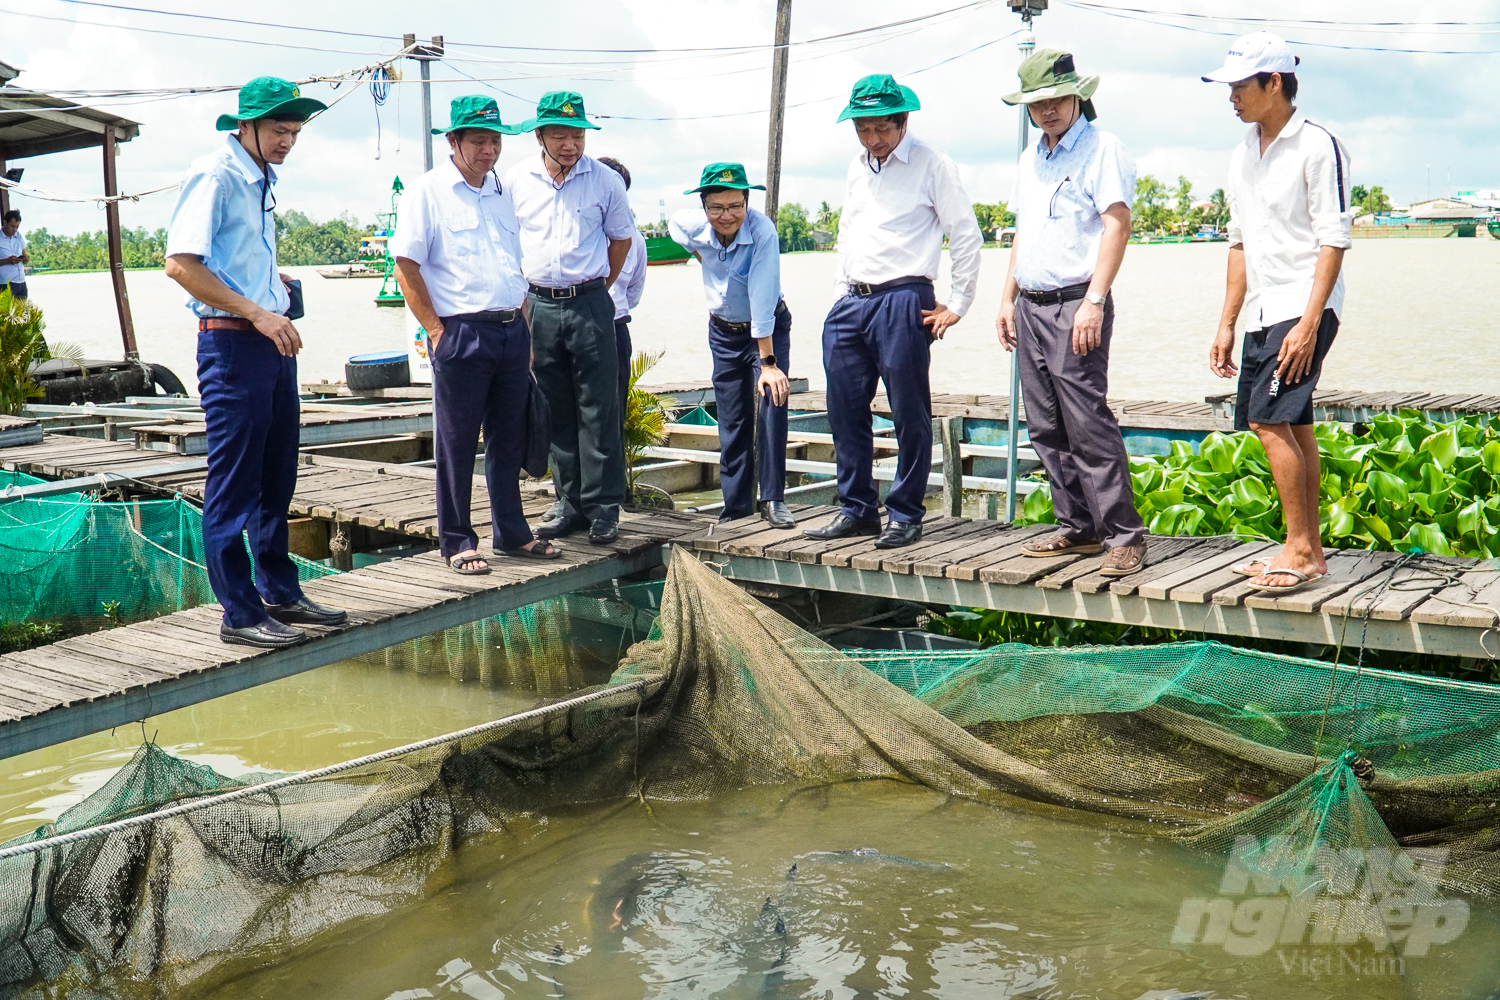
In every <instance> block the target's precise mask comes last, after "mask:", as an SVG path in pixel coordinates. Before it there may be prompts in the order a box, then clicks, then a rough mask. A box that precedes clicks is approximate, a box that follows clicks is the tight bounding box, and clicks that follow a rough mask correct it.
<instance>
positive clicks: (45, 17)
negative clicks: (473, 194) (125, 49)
mask: <svg viewBox="0 0 1500 1000" xmlns="http://www.w3.org/2000/svg"><path fill="white" fill-rule="evenodd" d="M0 14H9V15H11V16H12V17H29V18H33V19H35V20H38V21H60V22H61V23H63V24H71V25H75V26H77V25H86V26H88V27H94V28H113V29H116V30H119V31H141V32H145V33H146V34H149V35H169V36H171V37H173V38H194V39H198V40H199V41H208V42H239V43H240V44H242V45H261V46H266V47H268V48H275V49H296V50H298V51H301V52H331V53H333V54H335V55H345V56H385V55H390V53H388V52H364V51H357V50H354V49H330V48H323V47H321V46H317V45H295V44H293V43H291V42H268V41H262V40H260V39H257V38H229V37H227V36H224V35H199V34H195V33H193V32H190V31H168V30H167V29H165V28H144V27H140V26H139V25H134V24H104V23H103V22H100V21H79V20H75V19H74V18H71V17H57V16H56V15H53V14H35V13H32V12H31V11H26V10H8V9H4V8H0Z"/></svg>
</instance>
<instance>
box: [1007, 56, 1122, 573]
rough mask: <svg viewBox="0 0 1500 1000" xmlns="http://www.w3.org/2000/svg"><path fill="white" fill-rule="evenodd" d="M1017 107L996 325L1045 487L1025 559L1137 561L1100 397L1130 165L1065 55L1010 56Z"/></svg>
mask: <svg viewBox="0 0 1500 1000" xmlns="http://www.w3.org/2000/svg"><path fill="white" fill-rule="evenodd" d="M1019 72H1020V75H1021V90H1020V91H1019V92H1017V93H1014V94H1011V95H1009V96H1007V97H1005V98H1003V100H1004V101H1005V102H1006V103H1007V104H1021V105H1024V106H1025V107H1026V108H1027V110H1028V113H1029V114H1030V115H1031V120H1032V122H1033V123H1035V125H1036V126H1037V127H1038V128H1039V129H1041V132H1042V136H1041V138H1040V139H1039V140H1038V141H1037V143H1036V144H1035V145H1034V146H1032V147H1030V148H1029V149H1027V150H1024V151H1023V153H1022V155H1021V161H1020V164H1019V167H1018V169H1017V176H1016V188H1015V192H1014V193H1013V194H1012V195H1011V200H1010V204H1011V208H1012V210H1013V211H1014V212H1015V213H1016V239H1015V242H1014V244H1012V246H1011V251H1010V268H1009V271H1008V273H1007V274H1006V277H1005V291H1004V292H1003V293H1002V295H1001V299H1000V301H1001V306H1000V315H999V316H998V317H997V318H996V321H995V326H996V329H997V330H998V331H999V334H1000V344H1001V346H1003V347H1004V348H1005V349H1006V350H1007V351H1017V352H1018V354H1017V357H1018V359H1019V364H1020V368H1021V387H1022V390H1023V392H1024V396H1023V398H1024V399H1025V400H1026V432H1027V435H1028V436H1029V437H1030V439H1031V445H1032V447H1034V448H1035V449H1036V452H1037V455H1038V457H1040V458H1041V460H1042V465H1043V466H1044V467H1045V468H1046V470H1047V478H1048V480H1049V482H1050V484H1051V488H1052V509H1053V512H1054V513H1055V514H1056V515H1057V531H1056V533H1054V534H1052V535H1050V536H1048V537H1046V538H1044V539H1041V540H1039V541H1036V542H1029V543H1027V544H1026V545H1025V546H1023V551H1024V552H1025V554H1026V555H1028V556H1038V557H1045V556H1054V555H1059V554H1062V553H1068V552H1073V553H1092V552H1099V551H1101V550H1106V551H1105V556H1104V561H1103V564H1102V566H1101V567H1100V570H1099V572H1101V573H1103V574H1104V575H1106V576H1125V575H1126V574H1129V573H1134V572H1136V571H1137V570H1139V569H1140V568H1141V567H1142V566H1144V565H1145V558H1146V527H1145V525H1144V524H1143V523H1142V522H1141V516H1140V514H1138V513H1137V512H1136V509H1135V499H1134V494H1133V492H1132V490H1131V484H1130V464H1129V460H1128V459H1127V457H1126V455H1125V442H1124V440H1123V439H1122V438H1121V437H1120V425H1119V423H1118V422H1116V420H1115V415H1114V413H1113V412H1112V411H1111V410H1110V408H1109V404H1108V403H1107V402H1106V400H1105V396H1106V395H1107V394H1108V391H1109V341H1110V334H1111V332H1112V331H1113V328H1114V318H1115V304H1114V300H1113V298H1111V296H1110V292H1109V288H1110V285H1111V284H1113V283H1114V280H1115V274H1116V273H1117V272H1118V271H1119V270H1120V262H1121V261H1122V260H1123V259H1124V257H1125V241H1126V240H1127V239H1129V238H1130V203H1131V201H1132V200H1133V198H1134V195H1135V161H1134V160H1133V159H1131V156H1130V152H1129V151H1128V150H1127V149H1126V148H1125V145H1124V143H1122V142H1120V140H1119V139H1116V138H1115V137H1114V136H1113V135H1111V134H1109V133H1108V132H1104V131H1101V130H1100V129H1098V128H1095V127H1094V125H1093V124H1092V122H1093V119H1094V102H1093V100H1092V98H1093V94H1094V89H1095V88H1096V87H1097V86H1098V85H1099V78H1098V77H1080V76H1079V75H1078V72H1077V70H1076V69H1075V68H1074V66H1073V56H1072V55H1071V54H1070V53H1067V52H1062V51H1058V50H1056V49H1040V50H1038V51H1037V52H1035V53H1033V54H1032V55H1031V56H1029V57H1027V59H1026V60H1025V61H1024V62H1022V63H1021V68H1020V71H1019Z"/></svg>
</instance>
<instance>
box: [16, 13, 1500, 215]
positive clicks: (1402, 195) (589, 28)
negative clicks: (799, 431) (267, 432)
mask: <svg viewBox="0 0 1500 1000" xmlns="http://www.w3.org/2000/svg"><path fill="white" fill-rule="evenodd" d="M150 3H153V0H119V2H118V3H115V4H113V5H105V4H102V3H101V4H82V3H78V2H69V0H25V2H24V3H23V2H22V0H0V24H3V30H0V60H3V61H4V62H6V63H9V64H11V65H12V66H15V67H17V68H19V69H21V70H22V71H23V72H22V75H21V76H20V77H19V78H18V79H17V80H16V81H14V84H13V85H14V86H25V87H28V88H32V89H36V90H42V91H73V90H91V91H98V90H149V89H153V88H189V87H204V86H224V85H238V84H240V83H242V82H244V81H245V80H247V79H249V78H251V77H254V76H259V75H264V74H270V75H276V76H281V77H285V78H288V79H293V80H298V81H301V80H308V79H310V78H313V77H318V76H333V75H337V74H341V73H345V72H347V71H350V70H355V69H358V68H360V67H365V66H370V65H373V64H375V63H377V62H379V61H381V60H383V59H387V58H389V57H390V56H391V55H392V54H394V53H395V52H396V51H397V50H398V49H399V48H400V45H401V35H402V34H403V33H404V32H407V31H411V32H414V33H415V34H416V35H417V36H418V37H419V38H422V39H425V38H427V37H429V36H431V35H437V34H441V35H443V36H444V37H445V43H446V48H447V55H446V58H445V60H444V61H443V62H440V63H435V64H434V65H433V67H432V68H433V79H434V81H435V82H434V83H433V85H432V91H433V97H432V100H433V118H434V122H435V124H438V125H442V124H446V122H447V119H448V102H449V101H450V100H451V99H452V98H454V97H457V96H459V95H463V94H472V93H485V94H490V95H492V96H494V97H495V98H496V99H497V100H498V102H499V105H500V110H501V115H502V118H503V119H504V120H505V121H507V122H516V121H520V120H523V119H525V118H528V117H530V116H531V113H532V110H533V108H534V102H535V100H536V98H537V97H539V96H540V95H541V94H542V93H543V92H545V91H548V90H553V89H568V90H576V91H578V92H580V93H582V95H583V97H584V101H585V105H586V107H587V109H588V112H589V113H590V114H591V115H592V116H598V123H599V124H600V125H601V126H602V127H601V129H600V130H599V131H598V132H591V133H590V134H589V139H588V152H590V153H591V154H593V155H595V156H605V155H608V156H614V157H616V158H617V159H619V160H622V161H623V162H624V163H625V164H626V165H627V166H628V167H629V168H630V170H631V173H632V175H633V186H632V188H631V192H630V193H631V203H632V207H633V208H634V210H635V212H636V216H637V219H639V220H641V221H646V220H649V219H655V218H657V217H658V216H659V215H660V214H661V213H663V212H666V213H671V212H673V211H675V210H677V209H679V208H684V207H688V206H690V205H691V204H693V203H694V199H693V198H692V197H690V196H686V195H684V194H683V193H682V192H683V191H684V190H685V189H687V188H689V187H692V186H694V185H695V184H696V183H697V178H698V174H699V171H700V170H701V169H702V167H703V165H704V164H705V163H708V162H712V161H718V160H738V161H742V162H743V163H745V165H746V167H747V168H748V170H749V173H750V175H751V177H752V179H753V180H760V179H762V178H763V177H764V173H765V161H766V129H767V122H768V115H767V113H766V108H767V106H768V104H769V91H770V62H771V55H770V51H769V48H768V45H769V43H770V42H771V41H772V38H773V33H774V19H775V8H776V4H775V0H568V2H566V3H559V2H555V0H554V2H531V3H519V2H516V0H499V2H495V0H488V2H475V0H445V2H443V3H441V4H433V5H432V6H430V7H429V6H427V5H425V4H423V5H416V6H413V5H411V4H410V3H399V4H398V3H395V2H390V0H360V2H359V3H358V4H353V3H337V4H335V3H330V2H327V0H325V2H321V3H307V2H303V3H293V2H289V0H262V2H260V3H258V4H250V5H247V4H243V3H237V4H229V3H220V2H208V0H198V2H196V3H189V2H186V0H154V5H153V6H151V8H150V10H147V9H146V6H145V5H146V4H150ZM1145 3H1154V4H1160V5H1161V6H1160V7H1159V8H1156V9H1154V10H1153V11H1151V12H1146V13H1142V12H1141V11H1143V10H1145V8H1144V7H1143V6H1137V5H1141V4H1145ZM1128 5H1130V6H1128ZM1228 6H1230V5H1227V4H1224V3H1222V2H1202V0H1100V2H1099V3H1097V4H1094V3H1082V2H1076V0H1052V3H1051V5H1050V9H1048V10H1047V11H1046V12H1045V13H1043V14H1042V15H1041V16H1040V17H1038V19H1037V21H1036V23H1035V32H1036V36H1037V42H1038V45H1039V46H1040V47H1044V48H1046V47H1052V48H1062V49H1066V50H1069V51H1072V52H1073V53H1074V54H1075V59H1076V63H1077V65H1078V67H1079V70H1080V72H1082V73H1085V74H1098V75H1099V76H1101V77H1102V82H1101V83H1100V85H1099V89H1098V92H1097V94H1096V95H1095V105H1096V107H1097V108H1098V111H1099V119H1098V122H1097V124H1098V125H1099V126H1100V127H1102V128H1104V129H1106V130H1108V131H1111V132H1114V133H1115V134H1116V135H1118V136H1119V137H1120V138H1121V139H1123V140H1124V142H1125V144H1126V145H1127V147H1128V148H1129V149H1130V150H1131V151H1132V153H1133V154H1134V156H1135V158H1136V161H1137V164H1138V169H1139V172H1140V173H1141V174H1143V175H1144V174H1153V175H1155V176H1156V177H1158V178H1160V179H1162V180H1163V181H1165V182H1167V183H1168V184H1169V185H1171V184H1173V183H1174V182H1175V180H1176V178H1177V177H1178V176H1179V175H1182V176H1186V177H1187V178H1188V179H1189V180H1190V181H1191V182H1192V183H1193V185H1194V187H1195V197H1197V198H1206V197H1207V196H1208V195H1209V193H1210V192H1211V191H1212V190H1213V189H1214V188H1216V187H1220V186H1222V184H1223V175H1224V172H1225V169H1226V167H1227V162H1228V150H1229V149H1230V148H1231V147H1232V146H1233V145H1234V144H1235V143H1236V142H1238V141H1239V139H1240V138H1241V137H1242V136H1243V134H1244V131H1245V126H1244V125H1242V124H1241V123H1240V122H1239V121H1238V120H1236V119H1235V117H1234V115H1233V113H1232V112H1231V111H1230V109H1229V105H1228V100H1227V96H1228V88H1227V87H1224V86H1222V85H1213V84H1205V83H1202V82H1200V81H1199V79H1198V77H1199V76H1200V75H1201V74H1202V73H1204V72H1207V71H1209V70H1211V69H1214V68H1216V67H1217V66H1219V65H1220V63H1221V62H1222V61H1223V55H1224V52H1225V50H1226V49H1227V48H1228V45H1229V43H1230V41H1232V39H1233V37H1234V36H1236V35H1239V34H1242V33H1244V32H1247V31H1251V30H1256V29H1258V28H1260V27H1263V26H1265V25H1263V24H1261V23H1253V22H1252V21H1250V20H1246V19H1251V18H1265V19H1270V20H1272V21H1275V20H1277V19H1282V21H1283V23H1282V24H1280V25H1274V24H1273V25H1272V28H1273V30H1276V31H1278V33H1280V34H1282V35H1283V36H1284V37H1286V38H1288V39H1289V40H1290V41H1291V42H1292V44H1293V50H1294V51H1295V52H1297V53H1298V55H1299V56H1300V57H1301V58H1302V66H1301V67H1300V69H1299V72H1298V77H1299V79H1300V80H1301V91H1302V92H1301V94H1300V95H1299V98H1298V105H1299V107H1300V108H1301V109H1302V110H1303V111H1304V112H1305V113H1306V114H1307V115H1308V116H1309V117H1310V118H1312V119H1313V120H1315V121H1318V122H1319V123H1320V124H1323V125H1325V126H1327V127H1328V128H1330V129H1332V130H1333V131H1335V132H1337V133H1338V134H1339V135H1340V136H1341V137H1342V138H1343V139H1344V141H1345V143H1346V145H1347V146H1348V148H1349V150H1350V154H1351V159H1352V161H1353V179H1354V183H1356V184H1365V185H1377V184H1378V185H1382V186H1383V187H1384V188H1385V190H1386V192H1387V194H1388V195H1390V196H1391V198H1392V199H1393V200H1394V201H1395V202H1396V203H1397V204H1404V203H1406V202H1408V201H1413V200H1420V199H1423V198H1426V197H1429V196H1431V197H1439V196H1442V195H1444V194H1447V193H1450V192H1454V191H1460V190H1469V189H1476V188H1492V187H1500V166H1497V164H1500V156H1497V154H1500V148H1497V147H1500V130H1497V129H1495V128H1494V119H1493V110H1492V101H1491V99H1490V98H1489V95H1490V94H1491V93H1493V92H1494V91H1495V89H1496V84H1497V82H1500V80H1497V77H1500V0H1493V2H1467V0H1445V2H1444V3H1443V4H1441V5H1440V6H1441V14H1440V15H1439V16H1440V17H1441V18H1442V20H1443V21H1444V22H1458V23H1455V24H1447V23H1443V24H1439V23H1436V22H1434V21H1429V22H1425V23H1423V24H1420V25H1416V24H1412V23H1411V22H1412V21H1413V19H1414V18H1416V17H1418V16H1420V13H1419V12H1418V11H1417V9H1418V8H1420V10H1421V11H1423V12H1429V13H1430V12H1432V11H1435V10H1437V9H1438V7H1439V5H1437V4H1422V5H1412V4H1400V3H1395V2H1388V0H1366V2H1363V3H1361V4H1358V5H1355V4H1350V3H1347V2H1327V0H1296V2H1266V3H1240V4H1235V5H1233V6H1234V8H1235V10H1236V16H1237V17H1239V18H1241V20H1236V21H1230V20H1217V19H1214V18H1217V17H1219V16H1221V13H1222V11H1223V10H1224V9H1225V8H1226V7H1228ZM172 11H175V12H180V13H191V14H195V15H209V16H212V17H219V18H227V19H240V20H251V21H259V22H264V23H266V24H267V25H271V26H267V27H258V26H253V25H248V24H244V23H233V22H232V21H215V20H210V19H205V18H204V17H201V16H199V17H182V16H172V15H171V14H169V13H163V12H172ZM1193 14H1197V15H1201V16H1199V17H1192V16H1190V15H1193ZM933 15H936V16H933ZM1351 18H1357V19H1358V22H1359V23H1350V19H1351ZM912 19H916V20H912ZM1285 19H1295V20H1294V21H1291V22H1287V21H1286V20H1285ZM900 21H908V23H906V24H902V25H897V26H894V27H888V28H882V29H880V30H876V31H868V30H866V29H871V28H877V27H878V26H881V25H890V24H893V23H894V22H900ZM1318 21H1323V22H1342V23H1314V22H1318ZM1379 22H1401V23H1400V24H1399V25H1395V26H1391V25H1383V24H1380V23H1379ZM1020 27H1021V25H1020V19H1019V18H1018V17H1017V16H1016V15H1015V14H1014V13H1012V12H1011V11H1010V10H1009V9H1008V8H1007V6H1006V4H1005V2H1004V0H980V2H973V0H862V2H860V3H850V2H848V0H793V9H792V24H791V37H792V42H793V45H792V48H791V53H792V54H791V62H790V70H789V73H788V95H787V101H788V111H787V119H786V131H785V144H784V154H783V164H782V195H781V200H782V203H783V204H786V203H788V202H793V201H795V202H800V203H802V204H804V205H806V206H808V207H809V208H811V209H813V210H814V211H816V209H817V207H818V205H819V204H820V203H821V202H823V201H827V202H829V203H830V204H831V205H832V206H833V207H838V205H839V204H840V203H841V202H842V200H843V190H844V175H845V171H846V169H847V166H848V163H849V160H850V158H851V157H852V156H853V155H854V154H855V153H856V152H857V150H858V147H857V142H856V139H855V137H854V133H853V127H852V125H851V124H850V123H848V122H845V123H842V124H835V122H834V119H835V118H836V117H837V115H838V112H839V111H840V109H841V108H842V107H843V105H844V103H845V101H846V100H847V95H848V92H849V88H850V86H851V85H852V83H853V82H854V81H855V80H856V79H858V78H859V77H861V76H863V75H865V74H867V73H875V72H888V73H891V74H893V75H894V76H896V78H897V79H898V80H900V81H902V82H903V83H906V84H907V85H909V86H911V87H912V88H913V89H914V90H915V91H916V92H917V94H918V96H919V97H920V99H921V101H922V106H923V109H922V111H920V112H918V113H916V114H915V115H914V116H913V118H912V126H911V127H912V131H913V133H914V134H916V135H919V136H921V137H922V138H924V139H925V140H927V141H928V142H931V143H933V144H935V145H937V146H938V147H940V148H942V149H944V150H946V151H947V152H948V153H949V155H951V156H952V157H953V158H954V160H956V161H957V162H958V164H959V166H960V169H961V174H962V177H963V181H964V185H965V188H966V189H967V191H968V193H969V195H970V198H971V200H974V201H983V202H994V201H1000V200H1005V199H1007V198H1008V196H1009V192H1010V186H1011V182H1012V178H1013V176H1014V167H1013V161H1014V159H1015V155H1016V132H1017V121H1018V118H1017V111H1016V109H1014V108H1011V107H1008V106H1007V105H1005V104H1004V103H1003V102H1002V101H1001V99H1000V98H1001V96H1002V95H1004V94H1006V93H1009V92H1010V91H1012V90H1014V89H1016V76H1015V70H1016V66H1017V64H1018V62H1019V53H1018V50H1017V47H1016V43H1017V34H1016V33H1017V32H1018V31H1019V29H1020ZM144 29H149V30H144ZM312 29H334V30H336V31H341V32H353V33H356V34H334V33H327V32H322V31H316V30H312ZM849 32H860V33H858V34H852V35H847V36H846V37H843V38H834V39H830V40H821V39H828V38H829V36H834V35H843V34H845V33H849ZM186 36H215V37H213V38H205V37H186ZM1376 49H1385V50H1411V49H1415V50H1420V52H1419V53H1411V52H1403V51H1373V50H1376ZM585 50H596V51H585ZM597 50H614V51H597ZM620 50H630V51H620ZM674 50H675V51H674ZM682 50H696V51H682ZM1439 50H1457V51H1458V52H1459V53H1460V54H1436V53H1437V52H1438V51H1439ZM393 68H394V69H395V71H396V72H398V73H400V74H401V77H402V79H401V81H400V82H398V83H396V84H394V85H393V86H392V87H391V93H390V95H389V97H388V98H387V100H386V102H385V104H384V106H383V107H377V105H376V104H375V102H374V100H373V99H372V96H371V93H370V88H369V86H368V85H367V84H365V83H355V82H347V83H343V84H342V85H340V86H338V87H337V88H335V87H333V86H331V85H330V84H327V83H309V84H307V85H306V86H304V88H303V89H304V93H306V94H307V95H308V96H313V97H318V98H319V99H321V100H324V101H328V102H332V101H333V100H334V99H335V98H337V99H338V103H337V104H335V105H334V106H333V107H332V108H331V109H330V110H329V111H328V112H327V113H325V114H324V115H322V116H320V117H319V118H317V119H316V120H315V121H313V122H312V123H310V124H309V125H308V126H307V128H306V129H305V131H304V133H303V138H302V140H301V141H300V142H299V144H298V146H297V148H296V149H295V150H294V151H293V153H292V156H291V158H290V159H289V160H288V162H287V164H286V166H285V168H284V169H283V172H282V181H281V183H280V185H279V192H278V197H279V199H280V204H281V207H282V208H283V209H296V210H298V211H301V212H303V213H305V214H306V215H308V216H310V217H312V218H314V219H317V220H323V219H328V218H331V217H334V216H337V215H339V214H341V213H349V214H351V215H352V216H354V217H355V218H356V219H358V220H360V221H362V222H365V221H369V220H371V219H372V218H373V216H374V214H375V213H376V212H378V211H382V210H384V209H385V208H386V206H387V204H388V202H389V198H390V196H389V191H390V188H391V182H392V179H393V178H394V177H396V176H401V177H403V178H404V179H406V180H407V181H409V180H411V179H412V178H414V177H416V176H417V175H419V174H420V172H421V170H422V146H421V143H422V141H423V136H422V135H421V134H420V132H421V103H420V102H421V91H420V87H419V86H418V85H417V80H418V68H417V65H416V64H415V63H412V62H410V61H403V62H402V63H400V64H398V65H396V66H395V67H393ZM474 78H478V80H477V81H476V80H475V79H474ZM79 100H80V103H87V104H90V105H92V106H96V107H105V108H109V109H111V110H113V111H114V113H116V114H119V115H121V116H123V117H126V118H130V119H132V120H135V121H138V122H140V123H141V133H140V136H139V138H137V139H136V140H134V141H133V142H130V143H128V144H126V145H124V146H122V148H121V154H120V156H119V159H118V166H119V176H120V188H121V190H122V191H123V192H127V193H129V192H138V191H146V190H149V189H152V188H158V187H162V186H164V185H170V184H173V183H174V182H175V181H176V180H177V178H178V177H179V176H180V175H181V172H182V170H183V169H184V168H185V167H186V165H187V164H188V163H190V162H191V161H192V160H193V159H194V158H196V157H198V156H201V155H203V154H204V153H206V152H209V151H211V150H212V149H213V148H214V147H215V145H216V144H217V143H219V142H222V141H223V138H222V135H221V134H219V133H216V132H215V131H214V119H215V118H216V117H217V116H218V114H219V113H220V112H223V111H227V110H233V108H234V105H235V97H234V94H233V93H208V94H192V95H187V96H179V97H175V98H173V99H166V100H162V99H154V100H147V99H143V97H142V96H129V97H125V98H113V99H102V98H101V99H96V98H79ZM1034 137H1035V133H1034V132H1033V138H1034ZM439 141H440V142H441V139H439ZM533 155H536V144H535V139H534V138H533V137H532V136H531V135H529V134H524V135H520V136H516V137H513V138H509V139H507V140H506V146H505V150H504V152H503V154H502V158H501V163H500V168H501V170H502V171H503V170H504V169H505V168H507V167H509V166H510V165H511V164H513V163H515V162H517V161H518V160H519V159H521V158H522V157H527V156H533ZM11 165H12V166H20V167H24V168H25V169H26V175H25V178H24V181H23V183H24V184H26V185H28V186H35V187H37V188H43V189H46V190H48V191H52V192H58V193H64V194H69V195H96V194H99V193H102V181H101V178H100V168H99V153H98V151H97V150H87V151H76V152H72V153H63V154H56V155H52V156H45V157H35V158H30V159H26V160H20V161H16V162H14V163H13V164H11ZM12 204H13V205H14V206H15V207H18V208H20V209H21V210H22V212H23V213H24V214H25V217H26V226H27V228H28V229H35V228H38V227H43V226H45V227H46V228H47V229H49V230H50V231H52V232H54V233H68V234H70V233H75V232H79V231H84V230H96V229H98V228H100V227H101V226H102V224H103V213H102V211H101V210H100V209H99V208H97V207H96V206H94V205H91V204H81V205H73V204H58V203H51V202H43V201H37V200H33V199H29V198H22V197H13V198H12ZM752 204H756V205H757V207H758V202H752ZM171 209H172V196H171V195H170V194H167V195H158V196H155V197H151V198H143V199H141V200H140V201H138V202H126V203H124V205H123V206H122V209H121V217H122V222H123V223H124V225H126V226H129V227H136V226H144V227H146V228H149V229H154V228H156V227H159V226H164V225H166V224H167V222H168V220H169V218H170V215H171Z"/></svg>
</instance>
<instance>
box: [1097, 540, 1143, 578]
mask: <svg viewBox="0 0 1500 1000" xmlns="http://www.w3.org/2000/svg"><path fill="white" fill-rule="evenodd" d="M1144 565H1146V543H1145V542H1141V543H1140V544H1138V545H1121V546H1119V547H1118V548H1113V549H1110V550H1109V551H1108V552H1106V553H1104V562H1103V563H1101V564H1100V566H1099V572H1100V573H1101V574H1103V575H1104V576H1129V575H1130V574H1131V573H1135V572H1137V571H1139V570H1140V568H1141V567H1142V566H1144Z"/></svg>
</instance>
